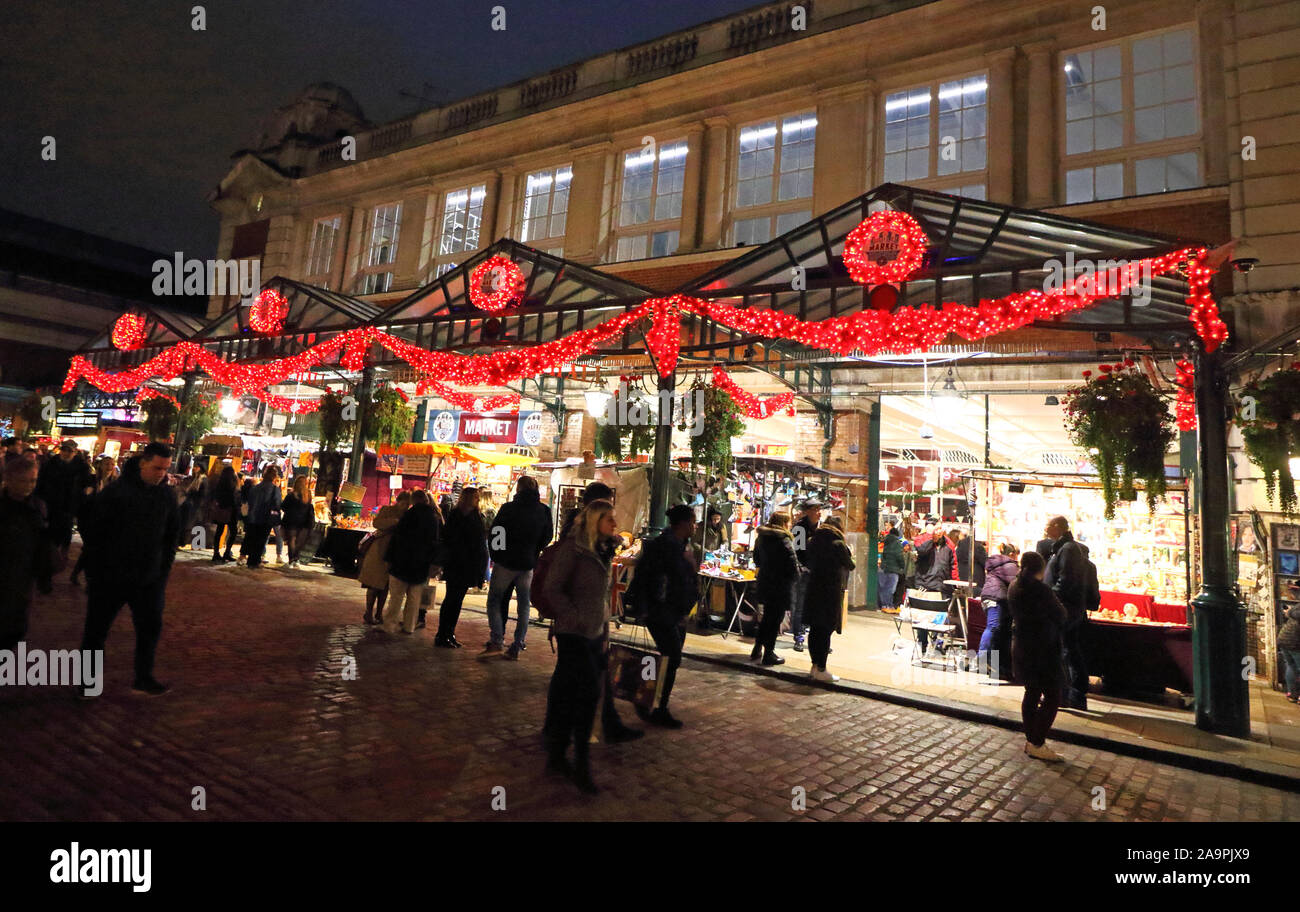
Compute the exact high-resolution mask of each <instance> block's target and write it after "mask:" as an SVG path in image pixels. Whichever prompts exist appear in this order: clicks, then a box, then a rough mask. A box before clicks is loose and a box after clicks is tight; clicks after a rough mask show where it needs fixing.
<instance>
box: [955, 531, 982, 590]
mask: <svg viewBox="0 0 1300 912" xmlns="http://www.w3.org/2000/svg"><path fill="white" fill-rule="evenodd" d="M972 544H973V545H974V546H975V571H974V573H973V574H972V573H971V562H970V552H971V545H972ZM954 556H955V558H956V560H957V577H958V579H963V580H967V581H969V582H973V583H974V584H975V587H974V589H973V590H972V591H973V592H979V591H980V590H981V589H983V588H984V563H985V561H987V560H988V556H989V553H988V551H987V550H986V549H985V547H984V543H983V542H977V541H975V538H974V536H971V535H963V536H962V537H961V541H959V542H957V550H956V552H955V555H954Z"/></svg>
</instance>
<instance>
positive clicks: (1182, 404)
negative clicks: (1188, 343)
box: [1174, 358, 1196, 431]
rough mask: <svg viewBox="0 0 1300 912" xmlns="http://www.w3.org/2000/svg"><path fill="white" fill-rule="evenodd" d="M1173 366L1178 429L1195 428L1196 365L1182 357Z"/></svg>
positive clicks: (1175, 414)
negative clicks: (1176, 390) (1176, 395)
mask: <svg viewBox="0 0 1300 912" xmlns="http://www.w3.org/2000/svg"><path fill="white" fill-rule="evenodd" d="M1174 367H1175V371H1176V373H1175V375H1174V383H1175V384H1177V386H1178V399H1177V400H1176V401H1175V403H1174V417H1175V418H1177V419H1178V430H1180V431H1194V430H1196V367H1195V366H1194V365H1193V364H1192V362H1190V361H1188V360H1187V359H1186V358H1183V359H1182V360H1181V361H1179V362H1178V363H1177V364H1176V365H1174Z"/></svg>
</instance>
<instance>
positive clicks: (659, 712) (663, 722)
mask: <svg viewBox="0 0 1300 912" xmlns="http://www.w3.org/2000/svg"><path fill="white" fill-rule="evenodd" d="M647 721H649V723H650V724H651V725H658V726H660V727H662V728H681V727H682V721H681V719H676V718H674V717H673V715H672V713H670V712H669V711H668V710H667V709H665V708H664V707H662V706H661V707H659V708H658V709H656V710H655V711H654V712H652V713H650V716H649V718H648V720H647Z"/></svg>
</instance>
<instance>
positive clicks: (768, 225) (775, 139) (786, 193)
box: [731, 111, 817, 244]
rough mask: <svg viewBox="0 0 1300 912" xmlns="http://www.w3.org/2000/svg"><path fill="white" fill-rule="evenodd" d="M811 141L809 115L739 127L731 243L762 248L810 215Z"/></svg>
mask: <svg viewBox="0 0 1300 912" xmlns="http://www.w3.org/2000/svg"><path fill="white" fill-rule="evenodd" d="M816 143H817V115H816V114H815V113H813V112H811V111H809V112H807V113H803V114H791V115H788V116H786V117H783V118H781V120H780V121H776V120H769V121H766V122H764V123H757V124H750V125H749V126H746V127H742V128H741V130H740V142H739V148H738V151H737V159H736V204H735V212H734V214H733V220H732V231H731V235H732V243H734V244H762V243H764V242H766V241H770V240H771V239H772V238H774V237H777V236H779V235H781V234H784V233H785V232H787V231H789V230H790V229H791V228H794V227H796V226H797V225H799V224H801V223H803V222H806V221H808V219H809V218H811V217H812V209H811V207H810V206H809V202H810V201H811V200H812V194H813V159H814V157H815V153H816Z"/></svg>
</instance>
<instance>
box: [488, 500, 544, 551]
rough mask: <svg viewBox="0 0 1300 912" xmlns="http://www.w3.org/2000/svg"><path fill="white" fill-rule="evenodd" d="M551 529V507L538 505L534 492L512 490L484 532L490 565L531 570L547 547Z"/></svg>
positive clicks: (539, 501)
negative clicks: (489, 553) (490, 559)
mask: <svg viewBox="0 0 1300 912" xmlns="http://www.w3.org/2000/svg"><path fill="white" fill-rule="evenodd" d="M554 528H555V523H554V521H553V520H552V518H551V508H550V507H548V506H547V505H546V504H544V503H542V498H541V495H540V494H539V493H538V492H537V491H528V490H521V491H516V492H515V497H514V499H513V500H512V501H510V502H509V503H508V504H505V505H504V506H502V507H501V509H500V510H498V511H497V515H496V521H495V522H494V523H493V524H492V525H491V526H490V527H489V529H488V547H489V548H490V549H491V551H492V562H493V563H495V564H499V565H500V566H502V567H505V568H506V569H508V570H532V569H533V568H534V567H536V566H537V555H539V554H541V553H542V549H543V548H545V547H546V546H547V545H548V544H550V542H551V534H552V530H553V529H554ZM498 546H500V547H498Z"/></svg>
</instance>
